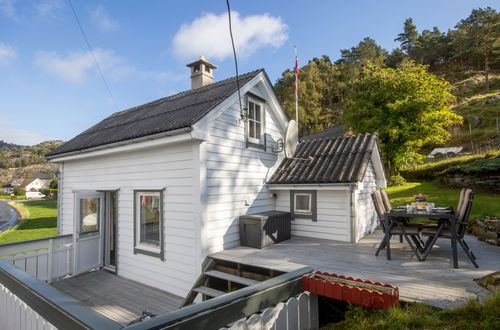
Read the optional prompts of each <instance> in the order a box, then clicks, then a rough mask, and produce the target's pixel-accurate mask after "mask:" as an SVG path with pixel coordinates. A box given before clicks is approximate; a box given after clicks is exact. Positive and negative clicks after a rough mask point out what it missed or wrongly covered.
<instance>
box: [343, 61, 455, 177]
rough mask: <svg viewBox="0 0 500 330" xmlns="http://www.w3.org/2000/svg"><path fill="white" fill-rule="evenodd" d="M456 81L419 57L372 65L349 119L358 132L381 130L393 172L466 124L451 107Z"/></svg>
mask: <svg viewBox="0 0 500 330" xmlns="http://www.w3.org/2000/svg"><path fill="white" fill-rule="evenodd" d="M450 88H451V85H450V84H449V83H448V82H446V81H445V80H443V79H440V78H438V77H436V76H435V75H433V74H430V73H429V72H427V70H426V67H425V66H423V65H417V64H415V63H414V62H409V63H404V64H402V65H401V66H400V67H399V68H396V69H393V68H382V67H379V66H375V65H369V66H367V67H365V69H364V70H363V75H362V78H361V79H360V80H359V81H358V82H357V83H356V84H355V90H354V92H353V93H352V94H351V95H350V97H349V99H348V102H347V106H346V109H345V112H344V120H345V122H346V124H347V126H348V127H350V128H351V129H352V130H353V131H354V132H355V133H366V132H368V133H376V134H378V136H379V140H380V143H381V148H382V151H383V155H384V157H385V159H386V161H387V162H386V163H387V164H388V167H389V170H390V173H391V174H397V173H398V172H399V170H401V168H402V167H403V166H404V165H405V164H408V163H410V162H412V161H415V160H418V159H419V158H420V157H421V156H419V155H418V154H417V152H418V151H419V150H420V149H421V147H422V146H423V145H425V144H430V143H435V144H440V143H444V142H446V141H447V140H449V139H450V137H451V136H450V133H449V132H448V131H447V130H446V129H447V128H448V127H450V126H453V125H458V124H461V123H462V117H460V116H459V115H457V114H455V113H453V112H452V111H450V109H449V105H450V103H452V102H453V101H454V100H455V97H454V96H453V95H452V94H451V93H450Z"/></svg>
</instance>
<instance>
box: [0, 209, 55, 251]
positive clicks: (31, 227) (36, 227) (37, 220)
mask: <svg viewBox="0 0 500 330" xmlns="http://www.w3.org/2000/svg"><path fill="white" fill-rule="evenodd" d="M15 204H16V205H15V207H16V208H17V209H18V210H19V211H20V213H21V215H22V216H23V220H22V221H21V222H20V223H19V224H18V225H17V226H15V227H14V228H12V229H9V230H7V231H5V232H4V233H2V234H0V244H5V243H11V242H17V241H25V240H30V239H35V238H43V237H50V236H55V235H56V234H57V206H56V201H55V200H32V201H26V202H16V203H15Z"/></svg>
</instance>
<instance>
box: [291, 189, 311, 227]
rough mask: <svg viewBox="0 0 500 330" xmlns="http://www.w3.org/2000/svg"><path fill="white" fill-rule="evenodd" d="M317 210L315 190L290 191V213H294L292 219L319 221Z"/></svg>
mask: <svg viewBox="0 0 500 330" xmlns="http://www.w3.org/2000/svg"><path fill="white" fill-rule="evenodd" d="M316 208H317V207H316V191H315V190H292V191H290V213H292V219H297V218H308V219H311V220H312V221H317V216H316Z"/></svg>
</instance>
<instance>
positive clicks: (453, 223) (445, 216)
mask: <svg viewBox="0 0 500 330" xmlns="http://www.w3.org/2000/svg"><path fill="white" fill-rule="evenodd" d="M450 210H451V212H427V211H426V210H423V211H418V212H410V213H408V212H407V211H406V210H402V211H401V210H400V211H396V209H393V210H391V211H390V212H387V213H385V214H384V223H385V228H386V229H385V235H384V240H385V243H386V249H387V250H386V251H387V252H386V253H387V260H391V246H390V239H388V238H389V237H390V234H389V230H390V228H391V226H390V225H391V221H393V220H392V219H395V220H394V221H402V220H400V219H405V218H428V219H432V220H436V221H438V223H439V222H440V221H443V220H445V221H449V224H450V232H451V249H452V255H453V268H458V256H457V218H456V217H455V214H454V213H453V208H450ZM440 225H443V224H440ZM426 250H427V249H426Z"/></svg>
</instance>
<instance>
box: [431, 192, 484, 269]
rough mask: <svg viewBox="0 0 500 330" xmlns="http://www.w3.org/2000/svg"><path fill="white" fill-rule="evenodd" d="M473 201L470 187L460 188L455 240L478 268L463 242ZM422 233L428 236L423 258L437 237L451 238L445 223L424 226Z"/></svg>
mask: <svg viewBox="0 0 500 330" xmlns="http://www.w3.org/2000/svg"><path fill="white" fill-rule="evenodd" d="M473 201H474V192H473V191H472V190H470V189H466V190H465V189H462V192H461V193H460V199H459V203H458V208H457V212H456V213H455V215H456V231H457V242H458V243H459V244H460V246H461V247H462V249H463V250H464V251H465V254H467V257H468V258H469V259H470V261H471V262H472V264H473V265H474V267H476V268H479V266H478V264H477V263H476V256H475V255H474V253H473V252H472V250H471V249H470V248H469V245H467V243H466V242H465V239H464V236H465V230H466V228H467V220H468V218H469V214H470V211H471V209H472V202H473ZM422 235H424V236H428V237H429V238H428V240H427V243H426V245H425V252H424V254H423V256H422V258H423V260H425V259H426V258H427V256H428V255H429V253H430V252H431V250H432V247H433V246H434V244H435V243H436V241H437V239H438V238H447V239H450V240H451V230H450V228H449V226H447V224H446V223H441V224H440V225H439V226H438V227H436V228H424V229H422Z"/></svg>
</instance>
